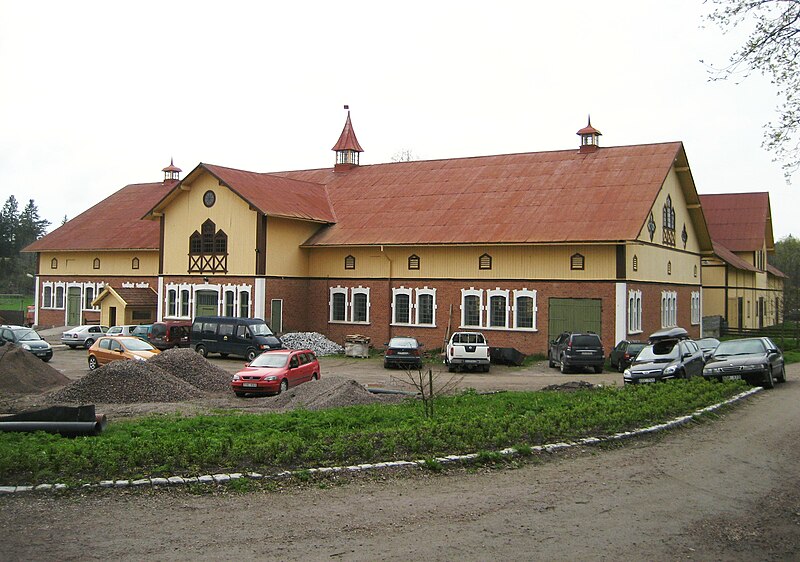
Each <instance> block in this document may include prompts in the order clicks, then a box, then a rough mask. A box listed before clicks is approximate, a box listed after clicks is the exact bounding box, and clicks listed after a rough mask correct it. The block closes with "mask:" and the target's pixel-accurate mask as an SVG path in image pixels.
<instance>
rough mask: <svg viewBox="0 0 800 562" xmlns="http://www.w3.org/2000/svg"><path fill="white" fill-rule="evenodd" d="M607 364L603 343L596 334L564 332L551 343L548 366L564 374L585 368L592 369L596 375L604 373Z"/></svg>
mask: <svg viewBox="0 0 800 562" xmlns="http://www.w3.org/2000/svg"><path fill="white" fill-rule="evenodd" d="M605 362H606V354H605V351H604V350H603V342H601V341H600V336H598V335H597V334H595V333H594V332H585V333H573V332H563V333H561V334H560V335H559V336H558V337H557V338H556V339H554V340H553V341H551V342H550V347H549V350H548V365H550V367H556V366H557V367H559V368H560V369H561V372H562V373H568V372H569V371H570V370H571V369H582V368H584V367H591V368H592V369H594V372H595V373H602V372H603V366H604V365H605Z"/></svg>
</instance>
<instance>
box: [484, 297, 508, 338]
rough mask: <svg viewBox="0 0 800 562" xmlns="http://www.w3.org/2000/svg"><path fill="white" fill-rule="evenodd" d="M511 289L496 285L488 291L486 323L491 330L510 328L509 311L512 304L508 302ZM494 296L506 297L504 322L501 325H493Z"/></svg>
mask: <svg viewBox="0 0 800 562" xmlns="http://www.w3.org/2000/svg"><path fill="white" fill-rule="evenodd" d="M510 293H511V291H510V290H509V289H501V288H500V287H495V288H494V289H489V290H488V291H486V322H485V323H484V325H485V326H486V328H487V329H489V330H508V328H509V323H508V313H509V312H510V311H511V305H510V303H509V302H508V297H509V294H510ZM492 297H503V298H504V299H505V302H506V304H505V307H504V308H505V310H504V311H503V312H504V314H503V324H502V325H501V326H492Z"/></svg>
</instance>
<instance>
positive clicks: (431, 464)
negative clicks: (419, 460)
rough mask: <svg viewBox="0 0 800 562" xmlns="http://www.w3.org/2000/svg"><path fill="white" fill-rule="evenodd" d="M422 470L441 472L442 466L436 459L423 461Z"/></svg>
mask: <svg viewBox="0 0 800 562" xmlns="http://www.w3.org/2000/svg"><path fill="white" fill-rule="evenodd" d="M422 468H424V469H425V470H430V471H431V472H441V471H442V470H443V469H444V466H442V463H440V462H439V461H437V460H436V459H425V462H424V464H423V465H422Z"/></svg>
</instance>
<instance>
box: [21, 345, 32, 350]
mask: <svg viewBox="0 0 800 562" xmlns="http://www.w3.org/2000/svg"><path fill="white" fill-rule="evenodd" d="M20 347H21V348H22V349H27V350H28V351H30V350H31V346H29V345H28V344H27V343H23V344H22V345H21V346H20Z"/></svg>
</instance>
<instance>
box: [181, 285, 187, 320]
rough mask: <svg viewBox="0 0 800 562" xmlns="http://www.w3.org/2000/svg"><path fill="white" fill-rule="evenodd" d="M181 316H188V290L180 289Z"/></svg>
mask: <svg viewBox="0 0 800 562" xmlns="http://www.w3.org/2000/svg"><path fill="white" fill-rule="evenodd" d="M181 316H182V317H184V318H188V316H189V290H188V289H182V290H181Z"/></svg>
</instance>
